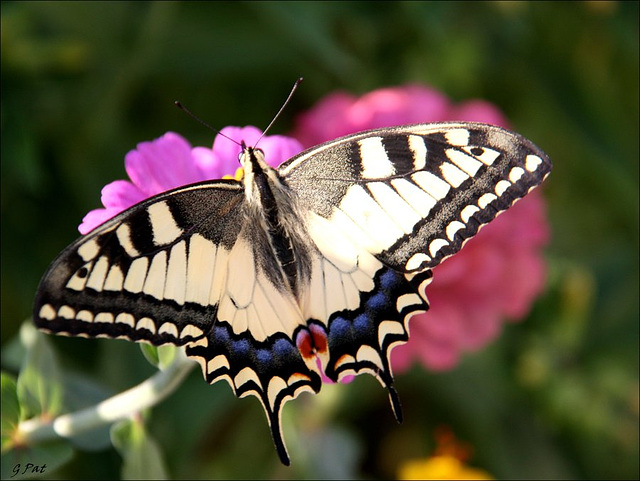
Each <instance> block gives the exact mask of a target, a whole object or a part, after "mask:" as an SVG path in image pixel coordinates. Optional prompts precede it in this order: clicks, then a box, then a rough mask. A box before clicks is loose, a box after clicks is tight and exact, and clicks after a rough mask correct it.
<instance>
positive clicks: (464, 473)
mask: <svg viewBox="0 0 640 481" xmlns="http://www.w3.org/2000/svg"><path fill="white" fill-rule="evenodd" d="M434 437H435V441H436V449H435V451H434V453H433V454H432V455H431V456H429V457H428V458H420V459H409V460H408V461H405V462H404V463H403V464H402V465H401V466H400V469H399V471H398V479H461V480H462V479H494V478H493V476H491V475H490V474H489V473H487V472H486V471H484V470H483V469H478V468H473V467H471V466H467V465H466V464H465V461H466V460H467V459H468V458H469V457H470V456H471V451H472V448H471V446H470V445H468V444H467V443H464V442H462V441H458V440H457V439H456V437H455V435H454V434H453V432H452V431H451V429H450V428H449V427H447V426H439V427H437V428H436V430H435V432H434Z"/></svg>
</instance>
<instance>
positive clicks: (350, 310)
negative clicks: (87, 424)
mask: <svg viewBox="0 0 640 481" xmlns="http://www.w3.org/2000/svg"><path fill="white" fill-rule="evenodd" d="M240 162H241V164H242V167H243V168H244V172H245V173H244V178H243V179H242V180H241V181H236V180H232V179H229V180H212V181H207V182H201V183H197V184H193V185H188V186H185V187H180V188H177V189H174V190H171V191H169V192H165V193H162V194H160V195H157V196H155V197H152V198H150V199H147V200H145V201H143V202H141V203H139V204H137V205H135V206H133V207H131V208H130V209H128V210H126V211H125V212H123V213H121V214H119V215H118V216H116V217H115V218H113V219H111V220H109V221H107V222H106V223H104V224H103V225H101V226H99V227H97V228H96V229H94V230H93V231H92V232H90V233H89V234H87V235H85V236H83V237H81V238H80V239H78V240H77V241H76V242H74V243H73V244H71V245H70V246H69V247H67V248H66V249H65V250H64V251H63V252H62V253H61V254H60V255H59V256H58V258H57V259H56V260H55V261H54V262H53V264H52V265H51V266H50V268H49V270H48V271H47V272H46V274H45V275H44V277H43V279H42V281H41V284H40V287H39V290H38V293H37V296H36V299H35V307H34V321H35V323H36V325H37V326H38V327H39V328H41V329H43V330H45V331H48V332H53V333H57V334H64V335H71V336H85V337H86V336H88V337H99V336H102V337H105V336H106V337H111V338H126V339H129V340H132V341H144V342H148V343H151V344H154V345H161V344H175V345H178V346H186V353H187V355H188V356H190V357H192V358H193V359H195V360H197V361H198V362H199V363H200V365H201V367H202V371H203V373H204V377H205V378H206V380H207V381H208V382H210V383H214V382H216V381H218V380H220V379H225V380H226V381H227V382H228V383H229V384H230V385H231V388H232V389H233V391H234V393H235V394H236V395H237V396H238V397H243V396H246V395H253V396H256V397H257V398H258V399H259V400H260V402H261V403H262V406H263V407H264V410H265V412H266V415H267V419H268V422H269V424H270V427H271V433H272V435H273V439H274V442H275V445H276V449H277V451H278V454H279V456H280V458H281V460H282V462H283V463H285V464H289V457H288V455H287V451H286V448H285V445H284V442H283V438H282V435H281V411H282V407H283V405H284V403H285V402H287V401H288V400H290V399H294V398H295V397H297V396H298V395H299V394H300V393H301V392H304V391H309V392H313V393H317V392H318V391H320V387H321V384H322V377H321V369H322V371H324V374H325V375H326V376H327V377H328V378H330V379H331V380H333V381H336V382H337V381H340V380H341V379H343V378H344V377H345V376H348V375H357V374H361V373H369V374H371V375H373V376H374V377H375V378H377V379H378V381H379V382H380V383H381V384H382V385H383V386H384V387H386V388H387V390H388V392H389V397H390V400H391V405H392V408H393V411H394V413H395V416H396V417H397V419H398V420H400V419H401V412H400V403H399V401H398V397H397V394H396V392H395V390H394V386H393V377H392V373H391V368H390V365H389V355H390V351H391V349H392V348H393V347H394V346H395V345H397V344H400V343H404V342H406V341H407V340H408V338H409V329H408V323H409V319H410V318H411V317H412V316H413V315H414V314H416V313H420V312H424V311H426V310H427V308H428V303H427V298H426V295H425V287H426V285H427V284H428V283H429V282H430V280H431V268H433V267H434V266H436V265H438V264H439V263H440V262H441V261H442V260H443V259H445V258H446V257H448V256H451V255H452V254H455V253H456V252H457V251H459V250H460V248H461V247H462V245H463V244H464V242H465V241H466V240H468V239H469V238H471V237H472V236H474V235H475V234H476V233H477V232H478V230H479V229H480V227H481V226H482V225H484V224H486V223H488V222H490V221H491V220H492V219H494V218H495V217H496V216H497V215H498V214H499V213H500V212H502V211H504V210H505V209H507V208H508V207H509V206H511V205H512V204H513V203H514V202H515V201H516V200H518V199H520V198H521V197H523V196H524V195H526V194H527V192H529V191H530V190H531V189H533V188H534V187H536V186H537V185H539V184H540V183H541V182H542V181H543V180H544V178H545V177H546V176H547V175H548V174H549V172H550V170H551V163H550V161H549V159H548V158H547V156H546V155H545V154H544V153H543V152H542V151H541V150H540V149H539V148H538V147H536V146H535V145H534V144H532V143H531V142H530V141H529V140H527V139H525V138H523V137H522V136H520V135H518V134H515V133H512V132H509V131H506V130H504V129H502V128H499V127H495V126H491V125H485V124H479V123H465V122H451V123H434V124H420V125H409V126H402V127H394V128H385V129H379V130H370V131H367V132H361V133H357V134H353V135H349V136H346V137H342V138H340V139H337V140H333V141H330V142H326V143H323V144H321V145H318V146H316V147H313V148H311V149H309V150H306V151H304V152H302V153H300V154H299V155H296V156H295V157H293V158H291V159H290V160H288V161H287V162H285V163H284V164H282V165H281V166H280V167H279V168H278V169H273V168H271V167H270V166H268V165H267V164H266V163H265V161H264V154H263V152H262V151H261V150H259V149H258V148H254V147H247V146H245V145H244V143H243V152H242V153H241V155H240Z"/></svg>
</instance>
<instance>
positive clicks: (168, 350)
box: [140, 343, 177, 371]
mask: <svg viewBox="0 0 640 481" xmlns="http://www.w3.org/2000/svg"><path fill="white" fill-rule="evenodd" d="M176 349H177V348H176V346H172V345H170V344H168V345H165V346H152V345H150V344H144V343H141V344H140V350H141V351H142V354H144V357H145V358H146V359H147V361H149V363H151V364H152V365H153V366H155V367H157V368H158V369H160V370H161V371H164V370H165V369H166V368H167V367H168V366H169V365H170V364H171V363H172V362H173V361H174V359H175V358H176Z"/></svg>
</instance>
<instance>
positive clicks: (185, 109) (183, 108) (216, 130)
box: [173, 100, 242, 147]
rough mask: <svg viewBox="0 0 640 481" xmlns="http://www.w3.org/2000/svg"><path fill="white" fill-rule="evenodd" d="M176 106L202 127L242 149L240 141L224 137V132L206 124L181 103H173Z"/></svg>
mask: <svg viewBox="0 0 640 481" xmlns="http://www.w3.org/2000/svg"><path fill="white" fill-rule="evenodd" d="M173 103H174V105H175V106H176V107H178V108H179V109H180V110H182V111H183V112H184V113H186V114H187V115H188V116H189V117H191V118H192V119H193V120H195V121H196V122H198V123H200V124H201V125H204V126H205V127H206V128H208V129H209V130H211V131H213V132H215V133H216V134H218V135H222V136H223V137H224V138H225V139H229V140H230V141H231V142H233V143H234V144H236V145H238V146H240V147H242V144H240V143H239V142H238V141H236V140H234V139H232V138H231V137H229V136H228V135H224V134H223V133H222V132H220V131H219V130H218V129H216V128H214V127H211V126H210V125H209V124H208V123H206V122H205V121H204V120H202V119H201V118H200V117H198V116H197V115H196V114H194V113H193V112H191V110H189V109H188V108H186V107H185V106H184V105H182V104H181V103H180V102H179V101H177V100H176V101H175V102H173Z"/></svg>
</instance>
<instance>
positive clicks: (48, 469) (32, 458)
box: [2, 399, 73, 480]
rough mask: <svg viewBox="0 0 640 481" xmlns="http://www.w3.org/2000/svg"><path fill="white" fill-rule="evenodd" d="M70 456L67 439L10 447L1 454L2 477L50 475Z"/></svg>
mask: <svg viewBox="0 0 640 481" xmlns="http://www.w3.org/2000/svg"><path fill="white" fill-rule="evenodd" d="M3 404H4V399H3ZM72 457H73V449H72V448H71V446H70V445H69V443H68V442H67V441H53V442H50V443H45V444H39V445H38V446H33V447H28V448H20V449H12V450H10V451H8V452H6V453H3V454H2V479H15V480H18V479H33V478H40V477H42V476H43V475H50V474H51V473H52V472H53V471H54V470H56V469H57V468H59V467H60V466H62V465H63V464H65V463H66V462H67V461H69V460H70V459H71V458H72Z"/></svg>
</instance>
